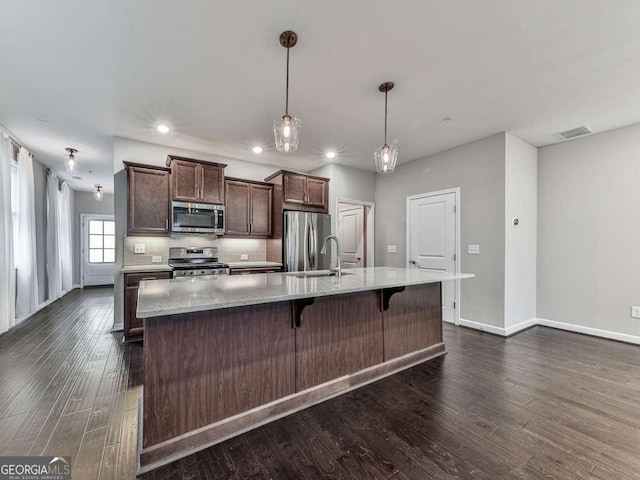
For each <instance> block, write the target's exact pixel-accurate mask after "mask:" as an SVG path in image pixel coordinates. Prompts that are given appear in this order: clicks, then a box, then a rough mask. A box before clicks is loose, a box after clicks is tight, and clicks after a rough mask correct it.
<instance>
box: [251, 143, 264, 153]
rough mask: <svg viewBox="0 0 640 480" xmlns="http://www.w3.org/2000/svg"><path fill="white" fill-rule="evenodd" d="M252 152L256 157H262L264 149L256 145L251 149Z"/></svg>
mask: <svg viewBox="0 0 640 480" xmlns="http://www.w3.org/2000/svg"><path fill="white" fill-rule="evenodd" d="M251 151H252V152H253V153H255V154H256V155H260V154H261V153H262V147H261V146H260V145H256V146H255V147H253V148H252V149H251Z"/></svg>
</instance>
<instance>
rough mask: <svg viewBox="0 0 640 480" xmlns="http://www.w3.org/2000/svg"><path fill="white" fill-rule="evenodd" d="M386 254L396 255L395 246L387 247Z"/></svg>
mask: <svg viewBox="0 0 640 480" xmlns="http://www.w3.org/2000/svg"><path fill="white" fill-rule="evenodd" d="M387 253H398V247H397V245H387Z"/></svg>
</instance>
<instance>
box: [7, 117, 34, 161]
mask: <svg viewBox="0 0 640 480" xmlns="http://www.w3.org/2000/svg"><path fill="white" fill-rule="evenodd" d="M0 133H2V134H4V135H5V136H6V137H7V138H8V139H9V141H10V142H11V143H12V144H13V146H15V147H18V148H24V149H25V150H26V151H27V152H29V155H31V156H32V157H33V158H36V157H35V156H34V155H33V154H32V153H31V152H30V151H29V149H28V148H27V147H25V146H24V145H23V144H22V143H21V142H20V140H18V137H16V136H15V135H14V134H12V133H11V132H10V131H9V130H7V129H6V128H4V127H3V126H2V125H0Z"/></svg>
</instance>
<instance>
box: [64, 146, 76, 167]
mask: <svg viewBox="0 0 640 480" xmlns="http://www.w3.org/2000/svg"><path fill="white" fill-rule="evenodd" d="M65 150H66V151H67V153H68V155H67V156H66V157H65V158H64V169H65V170H66V171H67V172H69V173H72V172H73V171H75V169H76V157H75V156H74V153H78V150H76V149H75V148H69V147H67V148H65Z"/></svg>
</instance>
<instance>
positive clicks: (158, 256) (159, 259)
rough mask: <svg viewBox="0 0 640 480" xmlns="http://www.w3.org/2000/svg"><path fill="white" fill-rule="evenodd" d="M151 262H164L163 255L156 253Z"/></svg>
mask: <svg viewBox="0 0 640 480" xmlns="http://www.w3.org/2000/svg"><path fill="white" fill-rule="evenodd" d="M151 263H162V255H154V256H153V257H151Z"/></svg>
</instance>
